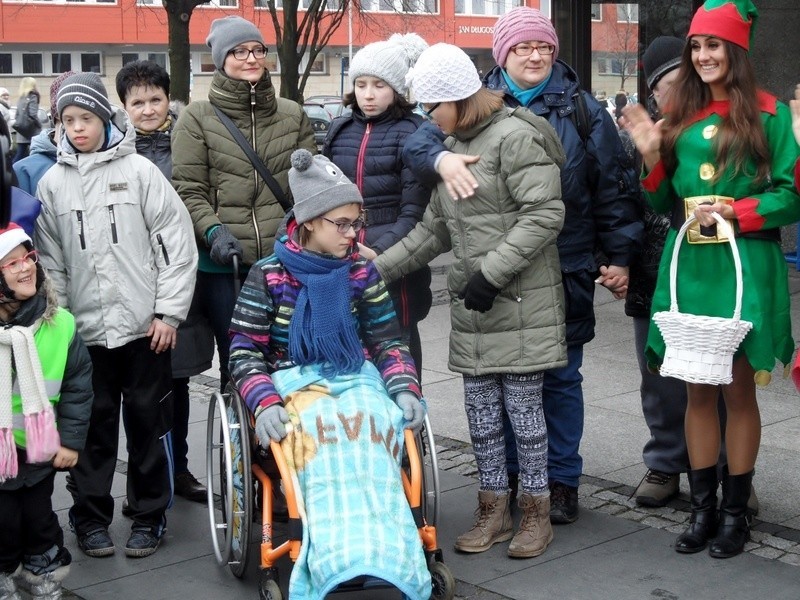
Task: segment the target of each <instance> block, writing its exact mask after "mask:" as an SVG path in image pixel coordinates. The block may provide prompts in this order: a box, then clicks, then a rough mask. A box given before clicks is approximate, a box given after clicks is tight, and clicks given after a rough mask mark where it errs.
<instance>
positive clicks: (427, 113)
mask: <svg viewBox="0 0 800 600" xmlns="http://www.w3.org/2000/svg"><path fill="white" fill-rule="evenodd" d="M441 104H442V103H441V102H436V103H434V105H433V106H431V107H430V108H429V109H428V110H425V106H424V105H423V104H422V102H418V103H417V108H419V110H420V112H421V113H422V116H423V117H425V118H426V119H428V120H430V119H432V118H433V111H435V110H436V109H437V108H439V106H441Z"/></svg>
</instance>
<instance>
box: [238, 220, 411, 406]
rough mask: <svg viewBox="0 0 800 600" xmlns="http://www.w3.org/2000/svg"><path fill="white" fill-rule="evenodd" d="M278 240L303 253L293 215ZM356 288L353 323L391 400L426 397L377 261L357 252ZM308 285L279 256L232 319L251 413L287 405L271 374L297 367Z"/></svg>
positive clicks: (254, 281)
mask: <svg viewBox="0 0 800 600" xmlns="http://www.w3.org/2000/svg"><path fill="white" fill-rule="evenodd" d="M285 223H288V225H289V227H288V229H287V227H286V226H285V225H282V226H281V230H280V231H279V232H278V237H279V239H280V240H282V241H283V242H284V243H285V244H286V247H287V248H288V249H289V250H294V251H302V252H306V251H305V250H300V249H299V246H298V245H297V244H296V243H294V242H293V240H296V236H297V234H296V221H294V218H293V217H292V216H291V214H290V215H289V216H287V220H286V221H285ZM348 258H349V259H350V260H352V266H351V267H350V283H351V285H350V288H351V290H352V299H351V303H350V305H351V313H352V316H353V323H354V325H355V327H356V329H357V331H358V336H359V338H360V339H361V342H362V344H363V347H364V357H365V358H366V359H367V360H371V361H372V362H373V363H374V364H375V367H376V368H377V369H378V371H379V372H380V373H381V376H382V378H383V380H384V383H385V384H386V390H387V392H388V393H389V395H391V396H395V395H396V394H398V393H399V392H401V391H410V392H412V393H414V394H415V395H416V396H418V397H421V395H422V394H421V391H420V386H419V379H418V378H417V372H416V369H415V368H414V361H413V359H412V358H411V355H410V354H409V351H408V348H407V347H406V346H405V345H404V344H403V343H402V342H401V340H400V328H399V326H398V322H397V319H396V318H395V313H394V307H393V306H392V301H391V300H390V299H389V296H388V295H387V294H386V287H385V286H384V283H383V280H382V279H381V278H380V276H379V275H378V272H377V270H376V269H375V267H374V266H373V264H372V262H370V261H368V260H366V259H364V258H363V257H360V256H359V255H357V254H353V253H351V254H350V255H349V256H348ZM301 288H302V284H301V283H300V282H299V281H298V280H297V279H296V278H295V277H293V276H292V274H291V273H290V272H289V271H288V270H287V269H286V267H284V266H283V264H282V263H281V262H280V260H279V259H278V257H277V256H276V255H274V254H273V255H272V256H270V257H268V258H265V259H263V260H260V261H259V262H257V263H256V264H255V265H253V266H252V268H251V269H250V273H249V274H248V276H247V280H246V281H245V283H244V286H242V291H241V294H240V295H239V300H238V301H237V303H236V308H235V309H234V313H233V319H232V320H231V358H230V371H231V379H232V380H233V382H234V383H235V384H236V389H237V390H239V392H240V393H241V394H242V397H243V398H244V401H245V403H246V404H247V406H248V407H249V408H250V410H251V412H253V413H255V412H256V411H257V409H259V408H260V407H267V406H270V405H272V404H276V403H278V402H281V401H282V399H281V396H280V395H279V394H278V392H277V391H276V389H275V386H274V384H273V382H272V377H271V374H272V373H274V372H275V371H277V370H280V369H287V368H290V367H293V366H295V363H294V362H293V361H292V359H291V357H290V356H289V324H290V322H291V320H292V315H293V314H294V310H295V306H296V304H297V295H298V293H299V291H300V289H301Z"/></svg>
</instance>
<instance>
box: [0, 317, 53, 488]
mask: <svg viewBox="0 0 800 600" xmlns="http://www.w3.org/2000/svg"><path fill="white" fill-rule="evenodd" d="M12 361H13V362H12ZM12 364H13V365H14V367H16V371H17V382H18V384H19V390H20V396H22V414H23V416H24V419H25V436H26V448H25V450H26V452H27V456H28V462H29V463H40V462H47V461H49V460H50V459H52V458H53V455H54V454H55V453H56V452H58V449H59V448H60V446H61V441H60V439H59V437H58V431H57V430H56V421H55V413H54V411H53V406H52V405H51V404H50V399H49V398H48V397H47V392H46V391H45V387H44V375H43V373H42V365H41V363H40V362H39V353H38V352H37V350H36V344H35V342H34V340H33V331H32V329H31V328H30V327H23V326H16V327H10V328H4V329H0V483H2V482H3V481H5V480H6V479H13V478H14V477H16V476H17V473H18V465H17V449H16V444H15V443H14V427H13V418H14V416H13V412H12V406H11V395H12V387H13V375H12V367H11V365H12Z"/></svg>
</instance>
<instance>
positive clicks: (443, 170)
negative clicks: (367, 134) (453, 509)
mask: <svg viewBox="0 0 800 600" xmlns="http://www.w3.org/2000/svg"><path fill="white" fill-rule="evenodd" d="M492 53H493V55H494V58H495V60H496V61H497V64H498V66H496V67H495V68H494V69H492V70H491V71H490V72H489V73H488V74H487V75H486V77H485V78H484V84H485V85H486V87H487V88H489V89H492V90H497V91H499V92H502V93H503V95H504V99H505V102H506V104H507V105H508V106H511V107H515V106H520V105H521V106H526V107H527V108H528V109H529V110H531V112H533V113H535V114H537V115H540V116H542V117H544V118H546V119H547V120H548V121H549V122H550V124H551V125H552V126H553V128H554V129H555V130H556V132H557V133H558V136H559V137H560V138H561V142H562V144H563V146H564V152H565V154H566V157H567V161H566V163H565V164H564V166H563V167H562V169H561V194H562V198H563V200H564V204H565V207H566V217H565V221H564V228H563V229H562V231H561V234H560V235H559V236H558V253H559V258H560V260H561V271H562V279H563V286H564V296H565V300H566V325H567V344H568V360H569V364H568V365H567V366H566V367H563V368H560V369H552V370H550V371H547V372H546V373H545V380H544V412H545V420H546V422H547V433H548V478H549V483H550V491H551V499H550V503H551V510H550V519H551V521H552V522H553V523H572V522H574V521H575V520H576V519H577V518H578V484H579V481H580V476H581V472H582V470H583V461H582V458H581V456H580V454H579V452H578V449H579V446H580V441H581V437H582V435H583V390H582V388H581V382H582V381H583V376H582V375H581V373H580V367H581V364H582V362H583V345H584V344H585V343H587V342H589V341H590V340H591V339H592V338H594V324H595V317H594V307H593V301H594V285H595V282H596V283H599V284H601V285H603V286H605V287H607V288H608V289H609V290H610V291H612V292H613V293H614V294H615V296H616V297H619V298H621V297H624V295H625V293H626V291H627V285H628V267H629V265H630V262H631V258H632V256H633V255H634V254H635V252H636V251H637V248H638V245H639V242H640V239H641V236H642V222H641V216H640V209H639V205H638V202H637V200H636V195H637V194H638V183H637V178H636V174H635V173H634V172H633V170H632V169H630V168H625V167H624V166H623V165H622V163H621V157H622V153H623V150H622V145H621V143H620V140H619V136H618V135H617V129H616V127H615V125H614V122H613V121H612V119H611V116H610V115H609V114H608V112H607V111H606V110H605V109H603V108H602V107H601V106H600V105H599V104H598V103H597V101H596V100H594V98H592V96H591V95H590V94H587V93H586V92H584V91H583V90H581V89H580V84H579V82H578V78H577V76H576V74H575V72H574V71H573V70H572V69H571V68H570V67H569V66H568V65H566V64H565V63H563V62H560V61H558V60H557V57H558V37H557V36H556V32H555V29H554V28H553V25H552V23H551V22H550V20H549V19H547V18H546V17H545V16H544V15H542V13H541V12H539V11H538V10H536V9H533V8H528V7H520V8H515V9H513V10H511V11H510V12H508V13H506V14H505V15H504V16H502V17H501V18H500V19H499V20H498V21H497V24H496V26H495V29H494V39H493V47H492ZM579 96H581V97H580V98H579ZM442 139H443V136H442V134H441V132H440V131H438V129H437V128H435V127H434V126H433V125H431V124H426V125H424V126H423V127H421V128H420V129H419V130H418V132H417V133H416V134H414V135H412V136H411V137H410V138H409V140H408V141H407V143H406V146H405V149H404V154H403V156H404V159H405V160H406V162H407V163H408V164H409V165H411V167H412V168H413V169H415V171H417V174H418V176H420V177H421V178H423V180H425V181H433V180H435V179H437V178H438V177H441V178H442V179H443V180H444V181H445V183H446V185H447V188H448V190H449V191H450V192H451V194H452V195H453V197H454V198H455V199H456V200H458V198H459V197H460V198H468V197H469V196H471V195H472V193H473V191H474V186H475V185H476V183H475V178H474V177H473V175H472V174H471V173H470V172H469V170H468V169H467V168H466V165H467V164H469V163H475V162H477V161H478V160H479V157H477V156H466V157H465V156H459V155H454V154H448V153H447V152H446V149H445V147H444V146H443V145H442V143H441V140H442ZM460 201H468V200H460ZM598 249H599V250H600V251H602V253H603V254H604V255H605V256H606V257H608V265H607V266H598V264H597V263H596V260H595V251H596V250H598ZM508 429H509V427H508V424H507V423H506V430H507V435H506V445H507V451H508V453H509V456H508V460H507V463H508V465H509V471H510V473H509V475H510V478H509V479H510V481H511V486H512V493H513V491H514V487H515V480H516V473H515V472H514V471H515V469H514V467H515V465H516V448H514V447H513V435H511V432H510V431H508Z"/></svg>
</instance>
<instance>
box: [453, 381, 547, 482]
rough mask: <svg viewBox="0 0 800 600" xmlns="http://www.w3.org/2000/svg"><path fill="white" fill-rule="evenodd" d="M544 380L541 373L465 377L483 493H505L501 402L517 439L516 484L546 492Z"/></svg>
mask: <svg viewBox="0 0 800 600" xmlns="http://www.w3.org/2000/svg"><path fill="white" fill-rule="evenodd" d="M543 378H544V374H543V373H542V372H539V373H530V374H525V375H512V374H510V373H504V374H498V375H479V376H477V377H471V376H466V375H465V376H464V405H465V407H466V410H467V422H468V423H469V433H470V437H471V438H472V448H473V450H474V451H475V460H476V462H477V464H478V477H479V480H480V487H481V490H482V491H491V492H495V493H500V494H505V493H506V492H507V491H508V472H507V471H506V450H505V442H504V439H503V414H502V410H503V403H505V407H506V412H507V413H508V418H509V420H510V421H511V427H512V428H513V430H514V437H515V438H516V440H517V451H518V453H519V481H520V487H521V488H522V491H524V492H527V493H529V494H533V495H542V494H547V493H549V489H548V486H547V426H546V425H545V421H544V409H543V408H542V382H543Z"/></svg>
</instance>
